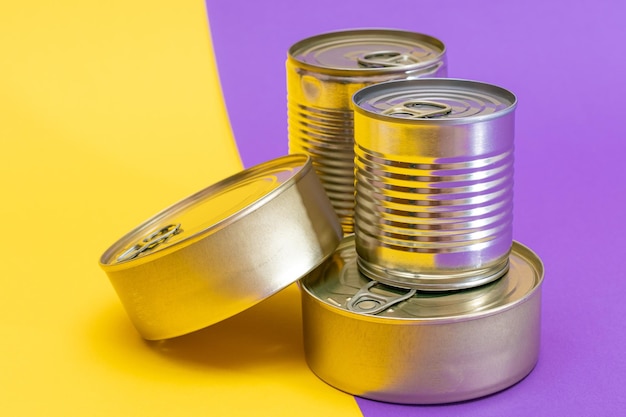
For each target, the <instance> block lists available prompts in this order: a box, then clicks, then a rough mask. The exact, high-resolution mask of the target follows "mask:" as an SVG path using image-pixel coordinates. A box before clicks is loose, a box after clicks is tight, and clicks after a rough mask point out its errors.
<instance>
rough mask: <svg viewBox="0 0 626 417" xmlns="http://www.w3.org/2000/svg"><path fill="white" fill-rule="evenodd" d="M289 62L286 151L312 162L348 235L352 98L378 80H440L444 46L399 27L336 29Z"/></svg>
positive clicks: (294, 52) (305, 43)
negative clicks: (287, 145) (308, 157)
mask: <svg viewBox="0 0 626 417" xmlns="http://www.w3.org/2000/svg"><path fill="white" fill-rule="evenodd" d="M286 65H287V86H288V87H287V101H288V121H289V153H305V154H308V155H309V156H310V157H311V158H312V160H313V166H314V167H315V171H316V173H317V174H318V176H319V177H320V179H321V180H322V184H323V185H324V189H325V190H326V193H327V194H328V196H329V198H330V201H331V203H332V205H333V207H334V209H335V212H336V213H337V215H338V217H339V219H340V221H341V225H342V228H343V230H344V233H347V234H349V233H352V232H353V225H354V222H353V217H354V139H353V138H354V135H353V121H352V110H351V100H352V95H353V94H354V93H355V92H356V91H357V90H359V89H361V88H362V87H365V86H367V85H370V84H374V83H380V82H383V81H389V80H395V79H407V78H408V79H411V78H419V77H445V76H446V74H447V73H446V56H445V48H444V45H443V43H442V42H441V41H439V40H438V39H436V38H433V37H431V36H428V35H424V34H420V33H414V32H406V31H400V30H390V29H361V30H349V31H339V32H332V33H326V34H322V35H318V36H314V37H311V38H307V39H304V40H302V41H300V42H298V43H296V44H294V45H293V46H292V47H291V48H290V49H289V53H288V59H287V64H286Z"/></svg>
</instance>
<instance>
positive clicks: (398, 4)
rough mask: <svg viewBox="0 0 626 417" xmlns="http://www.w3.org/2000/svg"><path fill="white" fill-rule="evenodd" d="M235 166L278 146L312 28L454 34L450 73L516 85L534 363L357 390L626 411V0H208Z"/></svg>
mask: <svg viewBox="0 0 626 417" xmlns="http://www.w3.org/2000/svg"><path fill="white" fill-rule="evenodd" d="M207 8H208V14H209V19H210V24H211V30H212V36H213V42H214V47H215V53H216V56H217V62H218V67H219V71H220V77H221V80H222V87H223V92H224V95H225V99H226V103H227V108H228V111H229V115H230V119H231V123H232V127H233V131H234V133H235V137H236V139H237V143H238V146H239V150H240V153H241V155H242V158H243V161H244V164H245V165H246V166H252V165H255V164H257V163H260V162H262V161H265V160H268V159H271V158H274V157H278V156H281V155H284V154H286V153H287V112H286V87H285V66H284V63H285V58H286V51H287V49H288V48H289V47H290V46H291V45H292V44H293V43H295V42H296V41H299V40H301V39H303V38H305V37H308V36H312V35H316V34H319V33H322V32H327V31H332V30H337V29H348V28H358V27H388V28H397V29H405V30H410V31H415V32H422V33H426V34H429V35H432V36H435V37H438V38H439V39H441V40H442V41H443V42H444V43H445V44H446V46H447V48H448V62H449V76H451V77H455V78H467V79H474V80H480V81H485V82H489V83H493V84H497V85H500V86H502V87H505V88H507V89H509V90H511V91H513V92H514V93H515V94H516V95H517V96H518V99H519V106H518V110H517V113H516V120H517V128H516V154H515V155H516V164H515V169H516V175H515V181H516V183H515V222H514V236H515V239H516V240H518V241H520V242H522V243H524V244H526V245H528V246H530V247H531V248H532V249H533V250H535V251H536V252H537V253H538V254H539V255H540V256H541V258H542V260H543V261H544V263H545V266H546V281H545V284H544V286H543V296H544V298H543V323H542V345H541V355H540V359H539V363H538V365H537V367H536V368H535V370H534V371H533V372H532V373H531V374H530V375H529V376H528V377H527V378H526V379H525V380H523V381H522V382H521V383H519V384H517V385H515V386H514V387H512V388H510V389H508V390H505V391H503V392H501V393H498V394H495V395H492V396H489V397H486V398H482V399H479V400H474V401H469V402H465V403H459V404H452V405H443V406H400V405H393V404H385V403H379V402H374V401H369V400H364V399H357V401H358V404H359V406H360V407H361V410H362V412H363V415H364V416H366V417H373V416H388V415H394V416H422V415H429V416H431V415H432V416H442V415H464V416H474V415H476V416H491V415H493V416H528V415H532V416H556V415H565V416H574V415H575V416H599V415H604V416H607V415H626V348H625V345H626V329H625V324H624V323H625V321H624V319H625V318H626V303H625V302H624V298H625V295H626V276H625V273H624V262H623V261H624V258H625V257H626V253H625V252H624V249H625V248H626V245H625V244H624V236H626V221H625V220H624V218H625V217H626V216H625V213H624V205H625V203H626V197H625V195H626V187H625V183H626V174H625V173H624V172H625V168H626V160H625V159H624V157H625V156H626V144H625V141H626V123H624V121H625V119H626V107H625V106H624V104H623V103H622V102H623V101H624V99H625V98H626V81H625V79H624V78H625V77H626V57H625V49H626V47H625V45H626V2H624V1H623V0H616V1H589V0H585V1H578V2H569V1H546V0H543V1H535V0H529V1H523V2H522V1H519V2H505V1H502V2H497V1H480V0H478V1H477V0H474V1H471V2H470V1H464V2H441V1H429V2H424V1H418V0H411V1H404V0H396V1H393V2H391V1H380V0H378V1H371V0H342V1H340V0H333V1H329V0H317V1H309V2H304V1H303V2H294V1H291V2H290V1H259V2H253V1H248V0H245V1H244V0H222V1H219V0H207Z"/></svg>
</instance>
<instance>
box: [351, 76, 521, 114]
mask: <svg viewBox="0 0 626 417" xmlns="http://www.w3.org/2000/svg"><path fill="white" fill-rule="evenodd" d="M437 83H439V84H446V85H449V86H453V87H463V86H473V87H480V88H482V89H486V90H489V91H491V92H492V93H499V94H500V95H503V96H508V97H509V101H510V103H511V104H509V105H508V106H507V107H506V108H504V109H502V110H498V111H496V112H494V113H490V114H484V115H477V116H469V117H446V118H422V119H408V118H407V119H404V118H398V117H393V116H389V115H385V114H382V113H377V112H373V111H371V110H367V109H364V108H363V107H361V106H360V102H362V101H363V100H364V97H363V96H365V95H366V94H373V93H372V92H376V91H377V90H385V89H389V88H393V87H394V86H397V85H401V84H407V85H411V84H418V85H419V84H424V85H431V84H437ZM517 102H518V99H517V96H516V95H515V94H514V93H513V92H511V91H510V90H507V89H506V88H503V87H500V86H498V85H495V84H489V83H486V82H483V81H475V80H469V79H463V78H415V79H403V80H390V81H384V82H381V83H377V84H372V85H368V86H366V87H363V88H361V89H359V90H358V91H356V92H355V93H354V94H353V95H352V100H351V107H352V109H353V111H354V112H355V113H360V114H362V115H365V116H367V117H371V118H374V119H378V120H383V121H386V122H395V123H402V124H414V125H420V124H422V125H435V126H445V125H458V124H470V123H471V124H475V123H478V122H483V121H488V120H492V119H496V118H500V117H502V116H504V115H506V114H509V113H511V112H513V111H514V110H515V108H516V107H517Z"/></svg>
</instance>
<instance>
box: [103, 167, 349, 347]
mask: <svg viewBox="0 0 626 417" xmlns="http://www.w3.org/2000/svg"><path fill="white" fill-rule="evenodd" d="M341 233H342V232H341V226H340V224H339V220H338V219H337V216H336V215H335V213H334V211H333V208H332V206H331V205H330V201H329V200H328V198H327V196H326V195H325V193H324V189H323V188H322V185H321V182H320V181H319V179H318V178H317V176H316V174H315V171H314V170H313V168H312V165H311V161H310V158H309V157H307V156H306V155H291V156H287V157H283V158H278V159H275V160H273V161H269V162H266V163H264V164H261V165H258V166H256V167H253V168H250V169H248V170H245V171H243V172H241V173H239V174H236V175H234V176H232V177H230V178H227V179H225V180H223V181H220V182H218V183H216V184H214V185H212V186H210V187H208V188H205V189H204V190H202V191H200V192H198V193H196V194H194V195H192V196H190V197H188V198H186V199H184V200H182V201H180V202H179V203H176V204H174V205H173V206H171V207H169V208H167V209H165V210H164V211H162V212H160V213H159V214H157V215H155V216H154V217H152V218H151V219H149V220H147V221H146V222H144V223H143V224H141V225H140V226H138V227H137V228H136V229H134V230H133V231H131V232H130V233H128V234H127V235H126V236H124V237H122V238H121V239H120V240H119V241H117V242H116V243H115V244H113V245H112V246H111V247H110V248H109V249H108V250H107V251H105V252H104V254H103V255H102V257H101V259H100V266H101V267H102V268H103V269H104V271H105V272H106V273H107V275H108V277H109V280H110V281H111V283H112V284H113V287H114V288H115V290H116V291H117V294H118V296H119V297H120V300H121V301H122V304H123V305H124V307H125V309H126V311H127V313H128V315H129V317H130V319H131V321H132V322H133V324H134V325H135V327H136V328H137V330H138V331H139V333H140V334H141V335H142V336H143V337H144V338H146V339H165V338H170V337H174V336H179V335H182V334H185V333H189V332H192V331H194V330H198V329H201V328H203V327H206V326H208V325H210V324H213V323H216V322H218V321H221V320H223V319H225V318H227V317H230V316H232V315H234V314H236V313H238V312H240V311H243V310H245V309H247V308H249V307H251V306H253V305H254V304H256V303H258V302H259V301H261V300H263V299H265V298H267V297H269V296H270V295H272V294H274V293H276V292H277V291H279V290H281V289H282V288H284V287H286V286H288V285H289V284H291V283H293V282H295V281H297V280H298V279H299V278H300V277H302V276H303V275H305V274H306V273H308V272H309V271H311V270H312V269H314V268H315V267H316V266H318V265H319V264H320V263H321V262H322V261H323V260H324V259H326V258H327V257H328V256H330V255H331V254H332V253H333V251H334V249H335V248H336V246H337V245H338V244H339V241H340V239H341Z"/></svg>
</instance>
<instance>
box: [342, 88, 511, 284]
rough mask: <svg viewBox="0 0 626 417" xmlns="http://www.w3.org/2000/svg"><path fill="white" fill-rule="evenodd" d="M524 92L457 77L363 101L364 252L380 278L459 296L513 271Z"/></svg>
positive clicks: (358, 141) (375, 91) (367, 266)
mask: <svg viewBox="0 0 626 417" xmlns="http://www.w3.org/2000/svg"><path fill="white" fill-rule="evenodd" d="M516 104H517V99H516V97H515V95H513V94H512V93H511V92H509V91H507V90H505V89H503V88H501V87H497V86H494V85H490V84H485V83H480V82H475V81H468V80H454V79H443V78H439V79H417V80H401V81H390V82H386V83H380V84H376V85H372V86H368V87H365V88H363V89H361V90H359V91H358V92H357V93H355V95H354V132H355V133H354V139H355V154H356V159H355V171H356V196H355V200H356V209H355V222H356V231H355V235H356V250H357V253H358V255H359V258H358V262H359V267H360V268H361V271H362V272H363V273H364V274H366V275H367V276H369V277H370V278H371V279H374V280H379V281H382V282H385V283H388V284H389V285H395V286H398V287H406V288H417V289H420V290H431V291H441V290H457V289H462V288H470V287H474V286H478V285H482V284H485V283H487V282H490V281H493V280H495V279H497V278H498V277H500V276H502V275H503V274H505V273H506V270H507V267H508V258H509V251H510V249H511V245H512V241H513V237H512V224H513V157H514V155H513V151H514V136H515V115H514V110H515V107H516Z"/></svg>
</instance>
